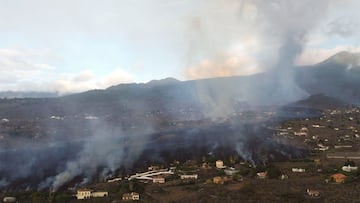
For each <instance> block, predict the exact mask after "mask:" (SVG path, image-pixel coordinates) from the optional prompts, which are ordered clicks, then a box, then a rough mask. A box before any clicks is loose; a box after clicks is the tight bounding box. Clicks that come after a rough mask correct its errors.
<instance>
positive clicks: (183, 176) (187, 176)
mask: <svg viewBox="0 0 360 203" xmlns="http://www.w3.org/2000/svg"><path fill="white" fill-rule="evenodd" d="M180 179H181V180H185V179H195V180H196V179H198V174H193V175H180Z"/></svg>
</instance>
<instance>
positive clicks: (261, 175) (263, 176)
mask: <svg viewBox="0 0 360 203" xmlns="http://www.w3.org/2000/svg"><path fill="white" fill-rule="evenodd" d="M256 175H257V177H258V178H260V179H265V178H266V176H267V173H266V172H260V173H257V174H256Z"/></svg>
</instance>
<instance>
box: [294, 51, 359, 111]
mask: <svg viewBox="0 0 360 203" xmlns="http://www.w3.org/2000/svg"><path fill="white" fill-rule="evenodd" d="M359 61H360V54H358V53H349V52H340V53H338V54H336V55H334V56H332V57H330V58H329V59H327V60H325V61H324V62H321V63H319V64H316V65H313V66H307V67H299V68H297V73H296V83H297V84H298V85H299V86H300V87H301V88H302V89H304V90H305V91H306V92H308V93H309V94H310V95H314V94H324V95H327V96H331V97H334V98H337V99H340V100H343V101H346V102H349V103H357V104H358V103H360V88H359V87H360V66H359Z"/></svg>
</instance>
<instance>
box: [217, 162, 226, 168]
mask: <svg viewBox="0 0 360 203" xmlns="http://www.w3.org/2000/svg"><path fill="white" fill-rule="evenodd" d="M215 166H216V168H218V169H223V168H225V166H224V162H223V161H221V160H217V161H216V162H215Z"/></svg>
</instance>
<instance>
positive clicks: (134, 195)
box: [122, 192, 140, 201]
mask: <svg viewBox="0 0 360 203" xmlns="http://www.w3.org/2000/svg"><path fill="white" fill-rule="evenodd" d="M122 199H123V200H124V201H129V200H133V201H138V200H140V195H139V193H136V192H132V193H125V194H123V196H122Z"/></svg>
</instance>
